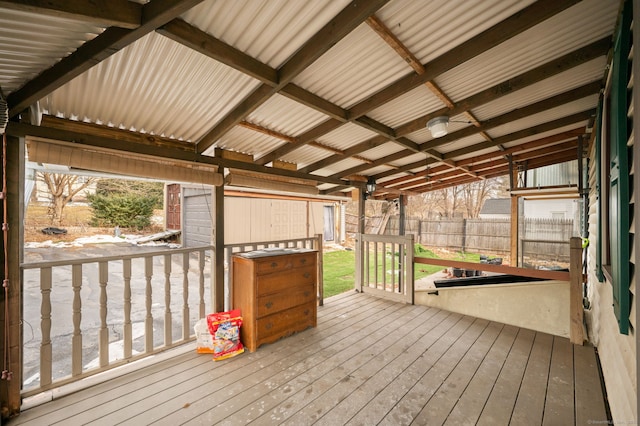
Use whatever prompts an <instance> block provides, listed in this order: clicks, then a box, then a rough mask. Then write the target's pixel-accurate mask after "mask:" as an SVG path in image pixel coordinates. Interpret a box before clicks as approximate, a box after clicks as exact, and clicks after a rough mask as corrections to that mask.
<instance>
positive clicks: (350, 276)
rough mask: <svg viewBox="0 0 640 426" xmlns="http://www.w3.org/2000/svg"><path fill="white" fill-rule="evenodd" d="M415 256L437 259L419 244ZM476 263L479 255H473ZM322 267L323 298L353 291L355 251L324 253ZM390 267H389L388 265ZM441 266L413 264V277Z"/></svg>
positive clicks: (467, 257) (430, 272) (470, 256)
mask: <svg viewBox="0 0 640 426" xmlns="http://www.w3.org/2000/svg"><path fill="white" fill-rule="evenodd" d="M414 254H415V256H420V257H429V258H438V256H437V255H436V254H435V253H433V252H432V251H431V250H427V249H425V248H424V247H422V246H421V245H419V244H416V246H415V251H414ZM460 256H462V255H459V257H458V258H457V260H463V259H464V260H468V261H471V262H472V261H474V260H472V259H473V255H469V254H467V255H466V257H460ZM475 258H476V260H475V261H478V259H479V255H475ZM323 262H324V267H323V270H322V273H323V275H324V277H323V278H324V297H325V298H326V297H331V296H333V295H336V294H340V293H343V292H345V291H349V290H353V288H354V284H355V269H356V261H355V251H351V250H349V251H347V250H344V251H342V250H341V251H332V252H326V253H324V259H323ZM389 266H390V265H389ZM442 269H443V268H442V266H436V265H423V264H420V263H416V264H415V269H414V277H415V279H416V280H418V279H420V278H423V277H426V276H428V275H431V274H433V273H436V272H438V271H440V270H442Z"/></svg>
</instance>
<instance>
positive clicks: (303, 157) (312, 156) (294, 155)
mask: <svg viewBox="0 0 640 426" xmlns="http://www.w3.org/2000/svg"><path fill="white" fill-rule="evenodd" d="M330 155H333V153H332V152H331V151H327V150H325V149H322V148H318V147H315V146H313V145H305V146H303V147H301V148H299V149H296V150H295V151H293V152H291V153H289V154H287V155H284V156H282V160H283V161H287V162H289V163H295V164H297V165H298V168H301V167H306V166H308V165H309V164H312V163H315V162H316V161H320V160H322V159H325V158H327V157H329V156H330Z"/></svg>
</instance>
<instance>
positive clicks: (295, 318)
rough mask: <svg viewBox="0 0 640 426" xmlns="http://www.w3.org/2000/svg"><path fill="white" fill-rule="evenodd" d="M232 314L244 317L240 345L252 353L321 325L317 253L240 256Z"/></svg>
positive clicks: (235, 264)
mask: <svg viewBox="0 0 640 426" xmlns="http://www.w3.org/2000/svg"><path fill="white" fill-rule="evenodd" d="M232 259H233V260H232V268H233V271H232V273H233V308H234V309H240V310H241V311H242V327H241V328H240V339H241V341H242V343H243V344H244V346H245V347H246V348H247V349H248V350H249V351H250V352H253V351H255V350H256V349H257V348H258V346H260V345H261V344H263V343H272V342H274V341H276V340H278V339H280V338H281V337H284V336H288V335H290V334H292V333H295V332H297V331H302V330H305V329H307V328H309V327H315V326H316V323H317V294H318V284H317V277H318V263H317V252H316V251H301V252H297V251H289V250H283V251H273V252H266V253H265V252H250V253H240V254H236V255H234V256H233V258H232Z"/></svg>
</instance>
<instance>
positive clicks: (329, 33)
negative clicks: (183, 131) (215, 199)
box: [197, 0, 389, 164]
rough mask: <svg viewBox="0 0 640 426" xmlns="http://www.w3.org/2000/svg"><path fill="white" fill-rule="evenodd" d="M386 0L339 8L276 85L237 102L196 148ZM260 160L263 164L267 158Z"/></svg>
mask: <svg viewBox="0 0 640 426" xmlns="http://www.w3.org/2000/svg"><path fill="white" fill-rule="evenodd" d="M388 1H389V0H375V1H370V2H359V1H354V2H353V3H351V4H349V5H347V7H345V8H344V9H343V10H342V12H340V13H339V14H338V15H337V16H336V17H335V18H333V19H332V20H331V21H329V22H328V23H327V24H326V25H325V26H324V27H323V28H322V29H320V31H318V32H317V33H316V34H315V35H314V36H313V37H311V39H309V40H308V41H307V42H306V43H305V44H304V46H303V47H302V48H300V49H299V50H298V51H297V52H296V53H295V54H294V55H293V56H292V57H291V58H290V59H289V60H288V61H287V62H285V63H284V64H283V65H282V66H281V67H280V68H279V69H278V84H277V85H276V86H275V87H272V86H269V85H267V84H262V85H261V86H260V87H258V88H257V89H256V90H254V91H253V93H251V94H250V95H249V96H248V97H247V98H246V99H245V100H244V101H243V102H241V103H240V104H238V105H237V106H236V108H235V109H234V110H233V111H231V112H229V114H227V115H226V116H225V117H224V118H223V119H222V120H221V121H220V122H219V123H218V124H216V126H215V127H214V128H213V129H211V130H210V131H209V132H208V133H207V134H206V135H204V136H203V137H202V138H201V139H200V141H198V144H197V149H198V152H205V151H206V150H207V149H209V147H211V146H212V145H213V144H214V143H215V142H216V141H217V140H218V139H219V138H220V137H221V136H222V135H223V134H225V133H226V132H228V131H229V130H230V129H231V128H232V127H233V126H235V125H236V124H237V123H238V122H240V121H241V120H243V119H244V118H245V117H246V116H247V115H248V114H250V113H251V112H252V111H254V110H255V109H256V108H258V107H259V106H260V105H262V104H263V103H264V102H266V101H267V100H268V99H269V98H270V97H271V96H272V95H274V94H275V93H277V92H278V91H279V90H280V89H281V88H282V87H284V86H286V85H287V84H288V83H290V82H291V81H292V80H293V78H295V77H296V76H297V75H298V74H299V73H300V72H302V71H303V70H304V69H305V68H307V67H308V66H309V65H311V64H312V63H313V62H314V61H315V60H316V59H318V58H319V57H320V56H322V55H323V54H324V53H325V52H326V51H328V50H329V49H330V48H331V47H332V46H333V45H334V44H335V43H337V42H338V41H340V40H341V39H342V38H343V37H345V36H346V35H347V34H349V33H350V32H351V31H352V30H353V29H355V28H356V27H357V26H358V25H360V24H361V23H362V22H363V21H364V20H365V19H367V18H368V17H369V16H371V15H373V14H374V13H375V12H376V11H377V10H378V9H379V8H381V7H382V6H384V4H385V3H387V2H388ZM272 160H275V158H273V159H271V160H270V161H272ZM262 164H266V162H265V163H262Z"/></svg>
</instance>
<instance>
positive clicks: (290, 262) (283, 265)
mask: <svg viewBox="0 0 640 426" xmlns="http://www.w3.org/2000/svg"><path fill="white" fill-rule="evenodd" d="M315 257H316V254H315V253H302V254H294V255H290V256H273V257H270V258H267V259H260V260H258V261H257V262H256V265H255V268H256V274H257V275H263V274H271V273H275V272H280V271H285V270H287V269H294V268H300V267H304V266H308V265H311V264H313V263H314V262H315Z"/></svg>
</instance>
